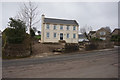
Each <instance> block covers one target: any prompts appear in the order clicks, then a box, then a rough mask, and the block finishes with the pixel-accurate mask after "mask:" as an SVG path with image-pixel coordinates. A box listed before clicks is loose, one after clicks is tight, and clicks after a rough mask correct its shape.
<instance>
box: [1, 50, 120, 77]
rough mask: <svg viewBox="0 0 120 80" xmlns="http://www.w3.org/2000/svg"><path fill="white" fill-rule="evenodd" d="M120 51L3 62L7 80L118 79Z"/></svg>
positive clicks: (4, 75)
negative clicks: (47, 79) (23, 79)
mask: <svg viewBox="0 0 120 80" xmlns="http://www.w3.org/2000/svg"><path fill="white" fill-rule="evenodd" d="M117 77H118V51H117V50H116V49H106V50H100V51H92V52H87V53H83V54H79V53H77V54H65V55H59V56H51V57H45V58H27V59H18V60H3V78H117Z"/></svg>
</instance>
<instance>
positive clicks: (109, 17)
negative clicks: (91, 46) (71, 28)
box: [2, 2, 118, 30]
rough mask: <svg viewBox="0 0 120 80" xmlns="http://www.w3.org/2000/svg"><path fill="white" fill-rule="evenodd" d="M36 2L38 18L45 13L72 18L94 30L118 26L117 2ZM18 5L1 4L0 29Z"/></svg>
mask: <svg viewBox="0 0 120 80" xmlns="http://www.w3.org/2000/svg"><path fill="white" fill-rule="evenodd" d="M37 4H38V6H39V7H38V10H39V12H40V15H39V17H38V18H41V15H42V14H45V16H46V17H52V18H62V19H74V20H77V22H78V23H79V25H80V27H83V26H84V25H86V24H87V25H89V26H92V27H93V29H94V30H97V29H99V28H100V27H105V26H110V27H111V28H112V29H114V28H116V27H118V26H117V25H118V3H117V2H38V3H37ZM19 5H21V4H20V3H19ZM19 5H18V3H16V2H11V3H10V2H8V3H4V4H3V17H4V18H3V28H2V29H4V27H5V26H7V25H6V24H7V22H8V18H9V17H11V16H16V14H17V11H18V7H19ZM8 13H9V14H8ZM40 26H41V25H40V23H39V24H38V25H37V26H36V27H37V28H38V29H40V28H41V27H40Z"/></svg>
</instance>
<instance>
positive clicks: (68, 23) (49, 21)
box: [44, 18, 78, 26]
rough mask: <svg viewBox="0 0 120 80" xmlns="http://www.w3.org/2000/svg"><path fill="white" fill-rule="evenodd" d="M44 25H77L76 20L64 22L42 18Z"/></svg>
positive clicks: (63, 20) (62, 20)
mask: <svg viewBox="0 0 120 80" xmlns="http://www.w3.org/2000/svg"><path fill="white" fill-rule="evenodd" d="M44 22H45V23H53V24H65V25H77V26H78V23H77V21H76V20H65V19H53V18H44Z"/></svg>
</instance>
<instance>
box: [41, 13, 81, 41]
mask: <svg viewBox="0 0 120 80" xmlns="http://www.w3.org/2000/svg"><path fill="white" fill-rule="evenodd" d="M78 29H79V25H78V23H77V22H76V20H66V19H55V18H45V15H42V22H41V42H42V43H50V42H51V43H58V42H59V41H65V42H66V43H78Z"/></svg>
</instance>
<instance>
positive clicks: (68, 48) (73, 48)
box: [65, 43, 79, 52]
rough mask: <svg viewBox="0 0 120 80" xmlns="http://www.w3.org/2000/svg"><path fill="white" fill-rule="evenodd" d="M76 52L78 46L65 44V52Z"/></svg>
mask: <svg viewBox="0 0 120 80" xmlns="http://www.w3.org/2000/svg"><path fill="white" fill-rule="evenodd" d="M78 50H79V45H78V44H73V43H66V44H65V52H73V51H78Z"/></svg>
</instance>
